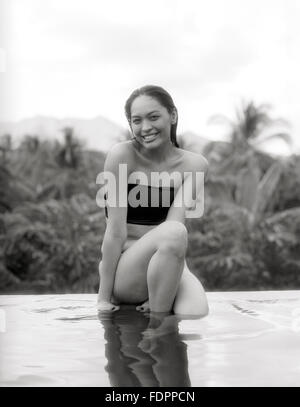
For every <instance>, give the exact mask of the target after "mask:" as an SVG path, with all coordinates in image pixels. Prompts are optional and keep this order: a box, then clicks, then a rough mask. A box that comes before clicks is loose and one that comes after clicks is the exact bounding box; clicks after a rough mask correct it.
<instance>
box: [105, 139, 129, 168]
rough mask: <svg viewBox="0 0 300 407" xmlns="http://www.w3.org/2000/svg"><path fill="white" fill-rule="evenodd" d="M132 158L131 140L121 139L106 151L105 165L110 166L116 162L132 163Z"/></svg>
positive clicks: (116, 163)
mask: <svg viewBox="0 0 300 407" xmlns="http://www.w3.org/2000/svg"><path fill="white" fill-rule="evenodd" d="M133 160H134V154H133V148H132V146H131V141H122V142H120V143H117V144H114V145H113V146H112V147H111V149H110V150H109V151H108V153H107V156H106V160H105V166H106V167H110V166H114V165H118V164H127V165H132V163H133Z"/></svg>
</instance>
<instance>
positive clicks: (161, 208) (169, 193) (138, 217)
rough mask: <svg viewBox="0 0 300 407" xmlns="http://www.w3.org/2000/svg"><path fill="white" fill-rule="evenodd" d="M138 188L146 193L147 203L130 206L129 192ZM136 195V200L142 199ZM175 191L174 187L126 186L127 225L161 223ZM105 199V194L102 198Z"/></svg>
mask: <svg viewBox="0 0 300 407" xmlns="http://www.w3.org/2000/svg"><path fill="white" fill-rule="evenodd" d="M137 186H138V190H139V191H141V192H139V194H142V189H143V188H146V189H147V190H148V191H145V192H147V195H144V196H147V198H148V202H147V201H146V202H143V205H140V204H139V205H138V206H136V207H135V206H131V204H130V200H131V199H130V197H129V194H130V191H131V190H132V189H133V188H134V187H137ZM135 192H136V191H135ZM135 195H137V199H139V200H140V199H141V198H142V197H141V196H139V195H138V194H135V193H134V196H135ZM174 195H175V190H174V187H153V186H151V185H139V184H128V185H127V197H128V211H127V223H132V224H136V225H159V224H160V223H162V222H163V221H164V220H165V219H166V217H167V215H168V211H169V209H170V206H171V205H172V203H173V201H174ZM104 198H105V199H106V194H105V196H104ZM105 216H106V217H107V216H108V214H107V208H106V207H105Z"/></svg>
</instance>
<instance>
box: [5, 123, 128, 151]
mask: <svg viewBox="0 0 300 407" xmlns="http://www.w3.org/2000/svg"><path fill="white" fill-rule="evenodd" d="M64 127H73V129H74V136H75V137H76V138H78V139H79V140H81V141H82V142H83V144H84V146H85V148H87V149H93V150H102V151H107V150H108V149H109V148H110V147H111V146H112V145H113V144H115V143H116V142H118V141H119V140H123V139H124V137H125V132H126V131H125V129H124V128H122V127H121V126H119V125H118V124H116V123H114V122H112V121H111V120H108V119H106V118H104V117H102V116H97V117H95V118H93V119H73V118H67V119H56V118H54V117H47V116H36V117H32V118H28V119H24V120H20V121H18V122H1V123H0V136H2V135H4V134H11V136H12V139H13V143H14V144H18V142H19V141H20V140H21V139H22V138H23V137H24V136H25V135H32V136H33V135H35V136H38V137H39V138H40V139H41V140H45V139H50V140H53V139H57V140H60V141H61V140H63V138H64V134H63V131H62V129H63V128H64Z"/></svg>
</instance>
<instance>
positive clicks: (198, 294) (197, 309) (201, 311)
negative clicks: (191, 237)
mask: <svg viewBox="0 0 300 407" xmlns="http://www.w3.org/2000/svg"><path fill="white" fill-rule="evenodd" d="M173 310H174V313H175V314H181V315H198V316H199V317H203V316H205V315H207V314H208V304H207V299H206V294H205V291H204V289H203V286H202V284H201V283H200V281H199V280H198V278H197V277H196V276H195V275H194V274H192V273H191V272H190V270H189V269H188V267H187V265H186V263H185V267H184V270H183V273H182V277H181V280H180V283H179V287H178V291H177V295H176V299H175V302H174V307H173Z"/></svg>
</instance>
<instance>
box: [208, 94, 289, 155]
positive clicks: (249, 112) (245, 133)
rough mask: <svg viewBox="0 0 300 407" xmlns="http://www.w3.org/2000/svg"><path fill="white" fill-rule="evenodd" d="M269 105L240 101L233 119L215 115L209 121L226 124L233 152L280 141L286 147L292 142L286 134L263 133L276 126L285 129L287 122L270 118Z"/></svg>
mask: <svg viewBox="0 0 300 407" xmlns="http://www.w3.org/2000/svg"><path fill="white" fill-rule="evenodd" d="M270 109H271V105H269V104H261V105H256V104H255V103H254V102H253V101H252V100H250V101H249V102H245V101H242V103H241V107H240V108H237V109H236V112H235V119H234V120H230V119H229V118H227V117H226V116H223V115H216V116H213V117H212V118H211V119H210V122H211V123H216V124H218V123H220V124H224V123H225V124H228V125H229V127H230V130H231V140H230V141H231V143H232V145H233V147H234V149H235V150H238V151H243V150H244V151H245V150H248V149H249V147H252V148H254V149H255V148H256V147H257V146H259V145H260V144H261V143H263V142H266V141H269V140H272V139H281V140H283V141H284V142H285V143H286V144H287V145H288V146H291V145H292V140H291V137H290V135H289V134H288V133H287V132H280V131H275V132H274V133H272V134H269V135H266V133H265V131H266V130H268V129H270V128H274V129H275V128H276V127H278V126H280V127H285V128H287V127H288V126H289V124H288V122H287V121H286V120H284V119H282V118H276V119H274V118H272V117H271V116H270V114H269V111H270Z"/></svg>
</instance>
